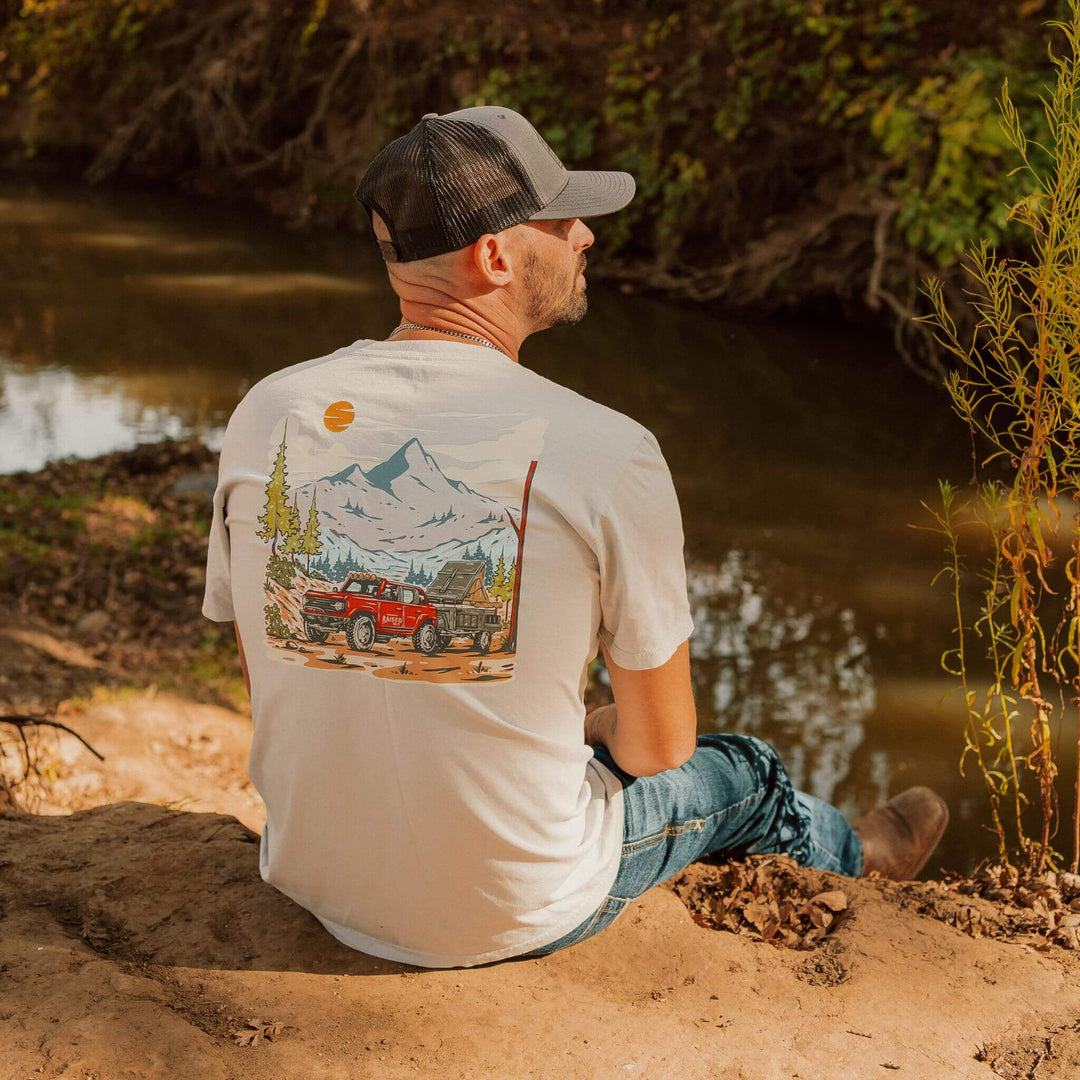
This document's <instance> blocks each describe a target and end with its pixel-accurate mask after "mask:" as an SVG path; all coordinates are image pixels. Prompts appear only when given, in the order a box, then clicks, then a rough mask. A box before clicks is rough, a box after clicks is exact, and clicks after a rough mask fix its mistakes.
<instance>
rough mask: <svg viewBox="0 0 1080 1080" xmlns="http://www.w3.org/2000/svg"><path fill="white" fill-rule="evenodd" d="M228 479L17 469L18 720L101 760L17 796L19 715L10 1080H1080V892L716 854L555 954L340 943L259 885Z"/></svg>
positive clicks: (589, 696)
mask: <svg viewBox="0 0 1080 1080" xmlns="http://www.w3.org/2000/svg"><path fill="white" fill-rule="evenodd" d="M192 478H194V479H195V480H197V481H198V482H199V483H198V485H194V484H192V482H191V481H192ZM212 480H213V458H212V455H210V454H209V452H208V451H206V450H205V449H203V448H200V447H198V446H196V445H194V444H188V443H176V444H162V445H158V446H152V447H146V448H140V449H138V450H135V451H130V452H126V453H121V454H114V455H108V456H107V457H104V458H101V459H97V460H96V461H91V462H85V463H75V464H72V463H67V464H64V465H57V466H50V467H49V468H48V469H46V470H43V471H42V472H41V473H38V474H34V475H28V474H23V475H17V476H13V477H2V478H0V509H3V510H4V511H5V513H7V514H8V517H9V518H10V520H11V521H12V522H16V523H17V527H16V526H15V525H13V526H12V527H11V528H5V527H4V526H0V549H2V550H3V554H4V557H3V558H2V559H0V601H2V603H0V645H2V649H0V712H2V713H3V714H12V713H21V714H35V715H40V716H42V717H48V718H52V719H54V720H56V721H58V722H61V723H65V724H67V725H68V726H69V727H71V728H73V729H74V730H75V731H77V732H78V733H79V734H80V735H81V736H82V737H83V739H85V740H86V742H87V743H89V745H90V746H91V747H93V749H94V750H95V751H97V753H98V754H100V755H101V756H102V757H103V758H104V760H99V759H98V758H96V757H94V756H93V754H92V753H91V752H90V750H88V749H87V748H86V747H85V746H84V745H83V743H81V742H80V741H79V740H78V739H76V738H75V737H73V736H72V735H69V734H66V733H62V732H57V731H54V730H50V729H47V728H38V729H35V728H34V727H33V726H31V727H30V728H29V729H27V731H26V734H27V739H28V744H29V746H30V747H31V749H32V751H33V754H34V759H35V762H36V765H37V772H36V773H34V772H31V773H30V774H29V775H28V776H26V777H25V778H24V777H23V775H22V766H23V760H24V759H23V758H22V757H20V755H21V754H22V753H23V749H22V744H21V741H20V738H19V736H18V732H17V730H16V729H15V728H12V727H10V725H0V753H2V755H3V756H2V757H0V766H2V775H3V776H6V777H7V778H8V780H9V781H10V783H11V785H12V786H11V787H10V788H3V787H0V1080H39V1078H53V1080H55V1078H64V1080H114V1078H132V1080H143V1078H155V1077H161V1078H169V1080H173V1078H182V1080H187V1078H189V1077H190V1078H198V1080H202V1078H204V1077H209V1078H213V1077H223V1078H229V1080H233V1078H235V1080H264V1078H269V1077H273V1078H275V1080H276V1078H279V1077H281V1078H286V1080H292V1078H296V1080H301V1078H302V1080H308V1078H323V1077H326V1078H342V1080H344V1078H349V1080H352V1078H368V1077H370V1078H373V1080H383V1078H387V1080H394V1078H398V1077H424V1078H427V1077H435V1078H439V1080H442V1078H444V1077H447V1078H455V1077H460V1078H472V1077H484V1078H487V1077H495V1078H500V1080H501V1078H508V1080H519V1078H533V1077H535V1078H544V1080H547V1078H556V1080H562V1078H567V1080H575V1078H581V1080H594V1078H605V1077H612V1078H614V1077H627V1076H629V1077H645V1078H650V1080H668V1078H675V1080H695V1078H698V1077H701V1078H714V1077H715V1078H721V1080H736V1078H744V1080H773V1078H777V1080H794V1078H799V1080H862V1078H864V1077H867V1078H869V1077H884V1076H892V1075H897V1076H900V1077H912V1078H917V1080H941V1078H948V1077H972V1078H993V1077H1006V1078H1010V1080H1021V1078H1030V1080H1077V1077H1080V948H1076V947H1074V948H1067V947H1065V946H1064V945H1061V944H1054V941H1053V935H1057V936H1059V937H1062V939H1063V940H1064V941H1065V942H1066V943H1069V942H1071V943H1072V944H1073V946H1077V945H1078V944H1080V940H1078V938H1077V930H1076V926H1074V925H1073V921H1074V920H1077V919H1078V918H1080V894H1078V893H1077V891H1076V890H1075V887H1074V886H1075V883H1073V885H1072V886H1069V888H1068V889H1066V888H1065V885H1064V883H1059V885H1060V886H1061V887H1060V888H1058V887H1055V888H1047V889H1042V888H1035V889H1030V890H1029V889H1010V888H1005V889H999V890H997V892H998V893H1000V894H1001V896H1003V897H1005V900H1002V901H1001V902H996V903H994V902H991V901H990V900H988V899H986V897H985V896H976V895H972V894H971V893H970V892H965V888H966V886H965V883H963V882H959V883H952V882H921V883H908V884H898V883H890V882H882V881H873V880H861V881H851V880H849V879H844V878H839V877H836V876H834V875H828V874H822V873H820V872H816V871H801V870H797V869H795V868H792V867H791V866H790V865H787V866H785V865H782V864H781V863H779V862H772V863H769V862H768V861H767V860H766V861H763V862H760V863H756V864H755V863H752V862H750V863H746V864H729V865H709V864H706V863H699V864H697V865H695V866H694V867H692V868H691V869H690V870H689V871H687V872H686V873H684V874H683V875H681V876H680V877H679V878H678V879H676V880H675V881H673V882H671V883H669V884H668V886H666V887H660V888H657V889H653V890H651V891H650V892H648V893H647V894H646V895H645V896H643V897H642V898H641V899H640V900H638V901H636V902H635V903H634V904H632V905H630V906H629V907H628V908H627V909H626V911H625V912H624V914H623V915H622V916H621V917H620V918H619V920H618V921H617V922H616V923H615V924H614V925H613V926H611V927H610V928H609V929H607V930H605V931H604V932H603V933H602V934H600V935H598V936H597V937H595V938H593V939H591V940H589V941H587V942H584V943H583V944H581V945H579V946H577V947H575V948H573V949H569V950H566V951H564V952H562V953H559V954H557V955H555V956H552V957H548V958H546V959H542V960H529V961H517V962H506V963H502V964H496V965H492V966H490V967H486V968H475V969H468V970H451V971H423V970H418V969H409V968H405V967H402V966H400V965H396V964H390V963H386V962H383V961H378V960H374V959H372V958H370V957H366V956H364V955H362V954H359V953H356V952H352V951H350V950H349V949H347V948H345V947H344V946H342V945H340V944H339V943H338V942H336V941H335V940H334V939H333V938H332V937H330V936H329V935H328V934H327V933H326V932H325V931H324V930H323V929H322V928H321V926H320V925H319V924H318V922H317V921H316V920H315V919H314V918H313V917H312V916H311V915H309V914H308V913H307V912H305V911H303V910H302V909H301V908H299V907H297V906H296V905H295V904H293V903H292V902H291V901H289V900H288V899H286V898H285V897H284V896H282V895H281V894H280V893H278V892H276V891H275V890H274V889H273V888H271V887H270V886H268V885H266V884H264V883H263V881H262V880H261V878H260V877H259V872H258V843H257V836H258V832H259V831H260V829H261V827H262V824H263V820H264V810H263V806H262V803H261V801H260V799H259V797H258V794H257V792H255V791H254V789H253V788H252V786H251V783H250V781H249V780H248V777H247V756H248V752H249V746H250V739H251V720H250V713H249V712H248V710H247V703H246V697H245V696H244V693H243V688H242V682H241V681H240V678H239V669H238V664H237V659H236V650H235V643H234V642H233V640H232V637H231V632H230V630H229V628H228V627H224V628H219V627H215V626H213V625H212V624H209V623H207V622H206V620H204V619H202V617H201V615H200V614H199V610H198V607H199V604H198V601H199V596H200V595H201V585H202V560H203V559H204V557H205V536H206V527H207V523H208V504H207V503H206V499H205V495H199V494H198V492H197V491H195V490H194V488H195V487H197V486H204V487H205V483H206V482H209V483H210V484H212ZM305 647H306V646H305ZM283 648H288V646H286V645H284V644H283ZM380 648H381V646H380ZM447 655H450V654H447ZM355 658H356V657H355V656H353V657H351V658H349V659H355ZM367 659H368V662H373V663H380V664H382V665H385V666H384V667H383V668H382V670H383V671H394V670H395V667H394V665H397V664H400V663H402V662H403V661H402V660H401V659H400V658H398V657H397V655H396V654H395V653H394V652H393V650H392V649H391V648H389V647H387V648H386V650H385V655H379V656H376V655H375V654H374V651H373V654H372V656H371V657H369V658H367ZM430 659H431V661H432V663H433V664H435V665H436V666H439V665H440V663H441V665H442V666H448V664H449V661H448V660H445V659H443V660H440V658H439V657H433V658H430ZM460 659H461V662H462V663H465V662H468V663H470V664H474V665H475V663H476V662H477V661H478V660H479V659H481V658H479V657H478V656H476V655H474V654H472V652H471V650H469V649H463V650H462V652H461V653H460ZM313 660H314V661H315V662H319V663H325V662H327V661H326V659H324V658H322V657H321V656H320V657H316V656H314V655H313V654H300V653H299V652H297V654H296V661H295V662H311V661H313ZM482 660H483V663H484V664H485V665H488V664H495V663H497V662H498V654H497V653H492V654H491V655H489V656H487V657H484V658H482ZM478 674H486V672H479V673H478ZM604 692H605V691H604V688H603V687H602V686H600V685H599V684H596V685H594V684H592V683H590V686H589V688H588V689H587V690H586V701H587V703H588V704H589V706H590V707H591V706H592V705H595V704H599V703H601V701H602V700H604V697H603V696H602V695H603V694H604ZM5 800H6V801H5ZM4 806H7V807H9V809H7V810H3V809H2V808H3V807H4ZM16 806H17V807H18V809H14V807H16ZM27 811H30V812H27ZM1018 900H1020V901H1022V902H1019V903H1018V902H1017V901H1018ZM1070 912H1071V913H1072V914H1070ZM1051 924H1053V926H1055V927H1056V929H1055V930H1053V932H1052V933H1051V929H1050V926H1051ZM733 931H734V932H733ZM1069 935H1071V937H1070V936H1069ZM766 938H767V939H769V940H770V941H772V942H774V943H784V944H786V945H790V946H796V947H783V948H781V947H776V945H775V944H770V943H768V941H766V940H763V939H766Z"/></svg>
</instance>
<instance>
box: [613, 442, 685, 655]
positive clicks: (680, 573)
mask: <svg viewBox="0 0 1080 1080" xmlns="http://www.w3.org/2000/svg"><path fill="white" fill-rule="evenodd" d="M596 556H597V560H598V562H599V565H600V611H601V623H600V631H599V636H600V639H601V641H603V643H604V645H606V646H607V649H608V651H609V652H610V653H611V656H612V659H613V660H614V661H615V663H617V664H618V665H619V666H620V667H625V668H632V669H634V670H638V671H641V670H645V669H647V668H654V667H659V666H660V665H661V664H664V663H666V662H667V661H668V660H670V659H671V657H672V655H673V654H674V652H675V650H676V649H677V648H678V647H679V646H680V645H681V644H682V643H683V642H684V641H686V639H687V638H688V637H690V635H691V633H693V630H694V620H693V617H692V616H691V614H690V602H689V599H688V597H687V591H686V563H685V561H684V557H683V528H682V514H681V513H680V511H679V501H678V497H677V496H676V494H675V485H674V484H673V483H672V481H671V473H670V471H669V470H668V467H667V462H666V461H664V457H663V455H662V454H661V453H660V447H659V445H658V444H657V442H656V439H655V438H654V436H653V435H652V434H651V433H649V432H647V433H646V434H645V435H644V436H643V437H642V439H641V441H640V442H639V443H638V445H637V447H636V449H635V450H634V452H633V453H632V454H631V455H630V459H629V461H628V462H627V463H626V465H625V466H624V467H623V470H622V472H621V473H620V475H619V478H618V480H617V481H616V483H615V486H614V488H613V489H612V490H611V493H610V495H609V497H608V501H607V504H606V505H605V507H604V509H603V511H602V512H601V514H600V517H599V522H598V529H597V548H596Z"/></svg>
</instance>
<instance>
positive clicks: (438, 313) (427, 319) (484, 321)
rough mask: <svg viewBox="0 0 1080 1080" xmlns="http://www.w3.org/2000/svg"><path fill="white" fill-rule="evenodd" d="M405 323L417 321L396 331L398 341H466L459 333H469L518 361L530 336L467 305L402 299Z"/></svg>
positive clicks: (395, 339) (402, 315)
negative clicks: (406, 301) (451, 305)
mask: <svg viewBox="0 0 1080 1080" xmlns="http://www.w3.org/2000/svg"><path fill="white" fill-rule="evenodd" d="M401 322H402V323H413V324H414V326H411V327H407V328H404V329H402V330H400V331H398V332H397V333H395V334H394V336H393V340H394V341H463V340H465V339H463V338H461V337H459V336H458V335H460V334H468V335H469V336H470V337H476V338H482V339H483V340H484V341H487V342H490V343H491V344H492V345H494V346H495V348H497V349H498V350H499V352H501V353H505V354H506V355H507V356H509V357H510V359H511V360H514V361H518V350H519V349H520V348H521V342H522V341H523V340H524V339H525V336H526V335H525V334H524V333H522V332H521V331H520V330H517V331H515V330H514V329H512V328H511V327H509V326H508V325H506V324H505V322H504V321H503V320H498V319H494V318H490V317H486V316H485V315H483V314H482V313H481V312H478V311H475V310H472V309H470V308H466V307H464V305H461V306H458V305H454V306H453V307H434V306H429V305H427V304H412V303H405V302H402V304H401ZM399 325H400V324H399ZM416 327H424V329H417V328H416ZM450 331H452V333H450ZM476 344H480V342H476Z"/></svg>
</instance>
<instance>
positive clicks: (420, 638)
mask: <svg viewBox="0 0 1080 1080" xmlns="http://www.w3.org/2000/svg"><path fill="white" fill-rule="evenodd" d="M412 643H413V648H414V649H415V650H416V651H417V652H422V653H426V654H427V655H428V656H430V655H431V654H432V653H433V652H435V651H436V650H437V649H438V647H439V635H438V633H436V631H435V624H434V623H430V622H426V623H424V625H423V626H419V627H417V629H416V633H415V634H413V639H412Z"/></svg>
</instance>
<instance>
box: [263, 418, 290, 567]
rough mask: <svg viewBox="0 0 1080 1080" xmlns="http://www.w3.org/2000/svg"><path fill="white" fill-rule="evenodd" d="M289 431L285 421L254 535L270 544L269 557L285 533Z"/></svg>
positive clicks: (287, 506)
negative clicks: (286, 450) (286, 457)
mask: <svg viewBox="0 0 1080 1080" xmlns="http://www.w3.org/2000/svg"><path fill="white" fill-rule="evenodd" d="M288 430H289V421H288V419H286V420H285V430H284V431H283V432H282V433H281V445H280V446H279V447H278V452H277V460H276V461H275V462H274V469H273V472H271V473H270V479H269V480H268V481H267V483H266V506H265V507H263V512H262V515H261V516H260V517H259V524H260V525H261V526H262V528H261V529H260V530H259V531H258V533H257V534H256V535H257V536H258V537H259V538H260V539H261V540H268V541H269V542H270V555H271V556H274V555H276V554H277V538H278V534H279V533H282V532H284V531H285V525H286V523H287V521H288V517H289V503H288V497H289V481H288V479H287V476H288V472H289V470H288V467H287V466H286V464H285V438H286V436H287V434H288Z"/></svg>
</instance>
